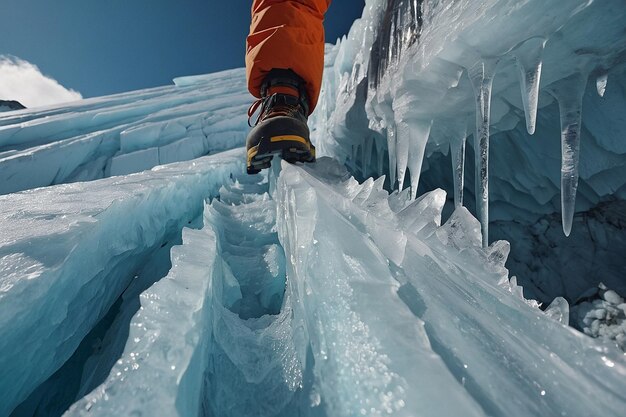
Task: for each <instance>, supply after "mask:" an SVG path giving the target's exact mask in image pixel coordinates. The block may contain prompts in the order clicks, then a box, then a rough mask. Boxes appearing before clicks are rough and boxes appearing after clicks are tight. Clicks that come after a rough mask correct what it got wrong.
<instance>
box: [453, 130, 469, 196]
mask: <svg viewBox="0 0 626 417" xmlns="http://www.w3.org/2000/svg"><path fill="white" fill-rule="evenodd" d="M452 135H453V136H451V138H450V157H451V159H452V173H453V177H454V207H455V208H459V207H461V206H462V205H463V187H464V186H465V142H466V138H467V125H466V124H465V123H463V122H460V123H459V124H458V127H456V128H455V129H454V132H453V133H452Z"/></svg>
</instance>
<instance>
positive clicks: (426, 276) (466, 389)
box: [66, 158, 626, 416]
mask: <svg viewBox="0 0 626 417" xmlns="http://www.w3.org/2000/svg"><path fill="white" fill-rule="evenodd" d="M234 178H235V179H234V180H225V181H224V183H223V184H224V185H223V186H222V187H221V189H220V191H219V197H218V199H214V200H213V202H212V203H211V204H210V205H207V206H205V212H204V228H203V229H202V230H185V231H184V232H183V244H182V246H178V247H175V248H174V249H173V251H172V259H173V268H172V270H171V271H170V273H169V275H168V276H167V277H165V278H163V279H162V280H161V281H159V282H158V283H157V284H155V285H154V286H153V287H151V288H150V289H148V290H147V291H146V292H144V293H143V294H142V295H141V303H142V308H141V309H140V311H139V312H138V313H137V314H136V315H135V316H134V317H133V319H132V321H131V324H130V334H129V337H128V341H127V343H126V348H125V350H124V353H123V354H122V357H121V358H120V359H119V360H118V362H117V364H116V365H115V366H114V367H113V369H112V371H111V373H110V375H109V377H108V378H107V379H106V381H105V382H104V383H103V384H102V385H100V386H99V387H98V388H96V389H95V390H94V391H93V392H92V393H90V394H89V395H87V396H86V397H84V398H83V399H81V400H80V401H78V402H77V403H76V404H74V405H73V406H72V407H71V408H70V410H69V411H68V412H67V413H66V415H67V416H72V415H113V414H115V415H132V413H133V412H135V413H137V414H138V415H148V414H154V413H158V414H163V415H185V416H187V415H220V416H248V415H255V416H293V415H315V416H354V415H371V416H379V415H380V416H382V415H398V416H402V415H410V416H415V415H419V416H456V415H468V416H469V415H476V416H486V415H490V416H491V415H493V416H499V415H502V416H505V415H506V416H511V415H513V416H527V415H530V414H537V415H561V413H566V414H567V415H570V416H577V415H580V416H588V415H596V414H599V415H607V416H608V415H611V416H612V415H615V416H618V415H620V412H621V410H622V409H623V407H624V406H625V405H626V398H625V397H624V395H623V393H624V392H625V391H624V388H625V387H626V386H625V384H626V382H624V381H625V379H624V376H625V375H626V360H625V359H624V355H623V354H622V353H621V352H619V351H618V350H617V349H616V348H615V347H611V346H610V345H606V346H603V345H602V344H601V343H600V342H599V341H597V340H594V339H591V338H588V337H586V336H584V335H582V334H580V333H578V332H576V331H575V330H573V329H571V328H569V327H567V326H564V325H562V324H561V323H559V322H558V320H557V319H556V318H555V314H552V313H550V314H551V315H550V317H548V316H547V315H546V314H544V313H543V312H541V311H540V310H539V309H538V308H537V307H536V304H533V303H532V302H530V301H529V300H525V299H524V298H523V297H522V295H521V294H522V289H521V288H520V287H519V286H517V285H516V283H515V279H514V278H512V279H511V280H509V277H508V273H507V270H506V269H505V268H504V267H503V264H504V262H505V261H506V256H507V254H508V245H506V244H504V243H502V242H496V243H494V244H493V245H491V246H490V247H489V248H487V249H483V248H482V240H481V237H480V225H479V223H478V222H477V220H476V219H474V218H473V217H472V216H471V215H470V214H469V212H467V210H465V209H464V208H460V209H458V210H457V212H455V214H454V215H453V216H452V217H451V219H450V220H449V221H448V222H446V223H445V224H444V225H440V223H441V209H442V204H441V195H440V193H441V191H434V192H432V193H430V194H427V195H425V196H424V197H423V198H422V199H420V200H419V201H418V202H415V203H410V202H405V203H404V204H402V203H401V201H402V200H401V199H402V197H400V196H397V195H395V194H394V195H391V196H389V194H388V193H387V192H386V191H384V190H382V188H381V186H382V182H380V181H379V182H374V181H372V180H371V179H370V180H368V181H366V182H364V183H362V184H360V183H358V182H357V181H356V180H354V178H352V177H351V176H350V174H348V172H347V171H346V170H345V168H343V167H342V166H340V165H339V164H338V163H337V162H335V161H333V160H331V159H328V158H322V159H320V160H319V161H318V163H317V164H316V166H306V167H301V166H292V165H288V164H284V163H283V164H282V169H281V170H279V169H274V170H273V171H272V172H271V173H270V176H269V179H267V178H264V177H263V176H257V177H241V176H239V177H238V176H235V177H234ZM444 198H445V196H444ZM390 203H391V204H390ZM407 203H408V204H407ZM392 207H393V209H392ZM407 210H408V211H409V212H411V213H413V214H415V215H417V216H418V217H421V218H425V219H424V222H423V226H421V227H418V226H417V225H416V224H415V223H414V222H408V221H407V220H408V218H407V217H406V213H407ZM403 212H404V213H405V214H404V215H403V214H402V213H403ZM607 294H608V295H607ZM612 296H613V295H612V293H609V292H605V293H604V298H609V299H611V300H612V302H616V301H620V300H618V299H617V298H615V297H613V298H615V299H613V298H611V297H612ZM557 302H558V301H557ZM557 302H555V304H557ZM566 304H567V303H566ZM555 308H556V307H555ZM155 380H158V381H159V383H158V384H157V385H156V386H155V382H154V381H155ZM511 392H514V393H515V395H514V396H511V395H507V393H511ZM572 398H584V399H585V400H584V401H572Z"/></svg>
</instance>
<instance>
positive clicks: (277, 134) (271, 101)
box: [246, 70, 315, 174]
mask: <svg viewBox="0 0 626 417" xmlns="http://www.w3.org/2000/svg"><path fill="white" fill-rule="evenodd" d="M259 107H260V108H261V110H260V113H259V116H258V118H257V120H256V122H255V123H254V127H253V128H252V130H251V131H250V133H249V134H248V139H247V141H246V149H247V151H248V160H247V170H248V174H256V173H258V172H260V171H261V170H262V169H265V168H269V167H270V164H271V161H272V158H273V157H274V155H279V156H281V157H282V158H283V159H284V160H285V161H287V162H289V163H294V162H314V161H315V147H314V146H313V145H312V144H311V140H310V139H309V127H308V126H307V124H306V122H307V117H308V115H309V106H308V102H307V97H306V93H305V90H304V81H302V79H301V78H300V77H298V75H296V73H294V72H293V71H291V70H272V71H270V73H269V74H268V76H267V77H266V78H265V81H264V82H263V85H262V87H261V98H260V99H258V100H257V101H255V102H254V103H253V104H252V106H250V109H249V110H248V117H249V119H248V124H249V125H250V126H251V127H252V125H251V124H250V119H251V118H252V116H253V115H254V113H256V111H257V109H258V108H259Z"/></svg>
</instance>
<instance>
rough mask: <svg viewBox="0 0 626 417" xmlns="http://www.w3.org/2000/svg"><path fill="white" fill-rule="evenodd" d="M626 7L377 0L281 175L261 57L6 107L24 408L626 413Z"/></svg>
mask: <svg viewBox="0 0 626 417" xmlns="http://www.w3.org/2000/svg"><path fill="white" fill-rule="evenodd" d="M624 14H625V13H624V5H623V3H622V2H621V1H620V0H606V1H604V2H600V1H598V0H596V1H587V0H584V1H583V0H572V1H569V2H566V4H565V3H563V2H559V1H556V0H548V1H543V0H516V1H513V0H484V1H470V0H461V1H457V2H440V1H435V0H424V1H417V0H410V1H396V0H388V1H384V0H368V1H367V2H366V7H365V10H364V12H363V17H362V19H360V20H357V21H356V22H355V24H354V26H353V28H352V30H351V31H350V34H349V36H348V37H347V38H345V39H343V40H341V41H340V42H339V44H338V45H334V46H333V45H329V46H328V47H327V51H326V73H325V77H324V81H323V92H322V95H321V98H320V102H319V107H318V109H317V110H316V113H315V115H314V117H312V118H311V120H310V122H311V130H312V132H313V138H314V141H315V144H316V146H317V148H318V150H319V151H320V154H326V155H330V156H332V157H333V159H331V158H320V159H319V160H318V162H317V163H316V164H312V165H307V166H300V165H295V166H294V165H288V164H285V163H281V162H280V161H276V163H275V164H274V168H273V169H272V170H271V172H268V173H264V174H263V175H258V176H245V175H243V174H242V171H243V157H244V152H243V150H241V149H239V150H232V151H224V150H227V149H231V148H236V147H239V146H241V145H242V144H243V142H244V137H245V134H246V132H247V130H248V128H247V125H246V119H245V117H246V111H245V110H246V107H247V105H248V104H249V102H250V97H249V95H248V94H247V92H246V88H245V79H244V78H245V77H244V71H243V69H237V70H231V71H224V72H221V73H217V74H209V75H200V76H193V77H181V78H177V79H176V80H174V83H175V85H174V86H169V87H162V88H156V89H150V90H143V91H137V92H131V93H125V94H119V95H115V96H110V97H104V98H98V99H90V100H85V101H81V102H76V103H72V104H69V105H67V106H65V107H50V108H40V109H32V110H22V111H19V112H11V113H7V114H3V115H2V116H0V194H6V195H3V196H0V211H2V216H0V218H1V220H0V230H1V231H2V233H1V234H0V271H1V273H0V369H2V372H1V373H0V416H9V415H12V416H13V417H21V416H29V417H31V416H44V415H45V416H51V415H60V414H62V413H64V412H65V413H66V415H67V416H74V415H102V416H109V415H168V416H169V415H180V416H233V417H235V416H252V415H254V416H283V417H291V416H298V415H302V416H322V417H323V416H333V417H335V416H338V417H341V416H346V417H347V416H350V417H353V416H357V415H368V416H383V415H397V416H438V417H439V416H458V415H464V416H465V415H467V416H487V415H488V416H507V417H510V416H528V415H568V416H590V415H602V416H622V415H623V410H624V409H626V394H625V393H626V359H625V356H624V354H623V352H622V351H621V350H619V348H620V347H621V348H622V349H624V341H625V339H624V334H626V333H625V329H624V323H625V322H626V321H625V317H626V316H624V308H625V306H626V304H625V303H624V299H623V295H624V294H625V292H624V291H626V290H625V289H624V274H623V271H624V263H623V262H624V261H623V253H624V250H626V237H625V234H624V230H626V219H625V218H624V210H623V207H624V206H623V203H624V200H625V199H626V194H625V193H626V185H625V184H626V158H625V155H626V145H625V144H626V142H625V141H624V140H623V138H624V131H626V118H625V116H624V115H626V105H625V104H624V103H626V101H625V100H624V97H625V96H626V75H625V74H626V72H625V68H626V67H625V65H624V62H623V61H624V60H623V57H624V54H625V52H626V39H625V38H624V36H623V33H624V29H625V25H626V23H625V22H626V19H625V18H624ZM529 134H534V135H535V136H536V137H533V138H529V137H528V135H529ZM470 136H472V137H473V140H471V139H470V140H468V138H469V137H470ZM467 144H469V146H467ZM207 153H209V154H214V155H211V156H202V155H206V154H207ZM472 155H473V158H472ZM181 160H190V161H189V162H177V163H174V164H171V165H163V164H168V163H172V162H176V161H181ZM346 166H347V167H348V169H349V171H348V170H347V169H346ZM153 167H154V168H153ZM151 168H152V170H150V169H151ZM383 174H388V175H387V176H385V175H383ZM105 177H111V178H105ZM355 177H356V178H358V180H357V179H356V178H355ZM102 178H104V179H102ZM96 179H99V180H98V181H92V180H96ZM85 181H88V182H85ZM54 184H63V185H54ZM51 185H53V186H51ZM37 187H44V188H37ZM23 190H26V191H23ZM392 190H393V191H392ZM444 190H448V193H446V191H444ZM17 191H22V192H17ZM390 191H391V193H390ZM211 198H212V199H211ZM473 213H474V214H473ZM184 227H187V228H186V229H184V231H183V228H184ZM563 231H565V233H566V234H570V233H571V234H570V237H569V238H565V237H564V234H563ZM490 234H491V237H490ZM181 236H182V237H181ZM498 239H500V240H498ZM509 242H510V243H509ZM172 247H173V248H172ZM170 249H171V250H170ZM507 260H508V261H509V263H508V265H510V266H511V265H512V267H515V269H516V275H517V276H511V274H510V273H509V271H508V270H507V268H505V264H506V263H507ZM170 268H171V269H170ZM168 270H169V272H168ZM590 281H594V282H593V283H592V285H590ZM595 281H597V282H595ZM600 281H602V282H604V283H605V284H606V286H604V285H603V286H601V287H597V288H598V289H596V290H594V291H591V292H589V293H588V294H587V293H585V290H586V289H588V288H589V287H591V286H593V287H594V288H595V287H596V286H597V284H598V283H599V282H600ZM522 283H523V287H522V285H520V284H522ZM533 298H537V299H539V300H540V301H542V302H544V303H545V304H544V305H545V306H548V305H549V306H548V307H547V309H546V310H545V311H541V310H540V309H539V308H538V306H539V303H538V302H537V301H535V300H534V299H533ZM568 321H571V322H572V323H573V324H574V325H575V326H577V327H578V328H579V329H580V330H581V331H582V332H579V331H577V330H575V329H573V328H572V327H568V326H567V325H566V324H567V323H568ZM585 333H586V334H585ZM587 335H590V336H594V337H595V338H591V337H588V336H587ZM72 404H73V405H72ZM14 409H15V411H14V412H13V414H11V413H12V410H14Z"/></svg>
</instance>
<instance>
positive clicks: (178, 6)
mask: <svg viewBox="0 0 626 417" xmlns="http://www.w3.org/2000/svg"><path fill="white" fill-rule="evenodd" d="M250 5H251V1H250V0H0V27H2V35H1V36H0V55H14V56H17V57H19V58H21V59H24V60H26V61H29V62H30V63H32V64H35V65H37V66H38V67H39V69H40V70H41V71H42V72H43V73H44V74H45V75H48V76H50V77H52V78H54V79H56V80H57V81H58V82H59V83H60V84H62V85H63V86H65V87H67V88H70V89H74V90H77V91H79V92H80V93H82V95H83V96H84V97H93V96H99V95H105V94H112V93H116V92H122V91H129V90H135V89H140V88H148V87H154V86H159V85H167V84H170V83H171V80H172V78H174V77H176V76H181V75H192V74H201V73H207V72H214V71H219V70H222V69H228V68H236V67H241V66H243V65H244V61H243V55H244V51H245V37H246V35H247V33H248V28H249V24H250ZM363 6H364V0H334V2H333V3H332V4H331V8H330V10H329V11H328V13H327V15H326V22H325V26H326V34H327V37H326V39H327V41H329V42H333V43H334V42H335V40H336V38H337V37H338V36H341V35H343V34H345V33H346V32H347V30H348V29H349V28H350V25H351V23H352V22H353V21H354V19H356V18H357V17H360V15H361V11H362V9H363Z"/></svg>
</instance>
